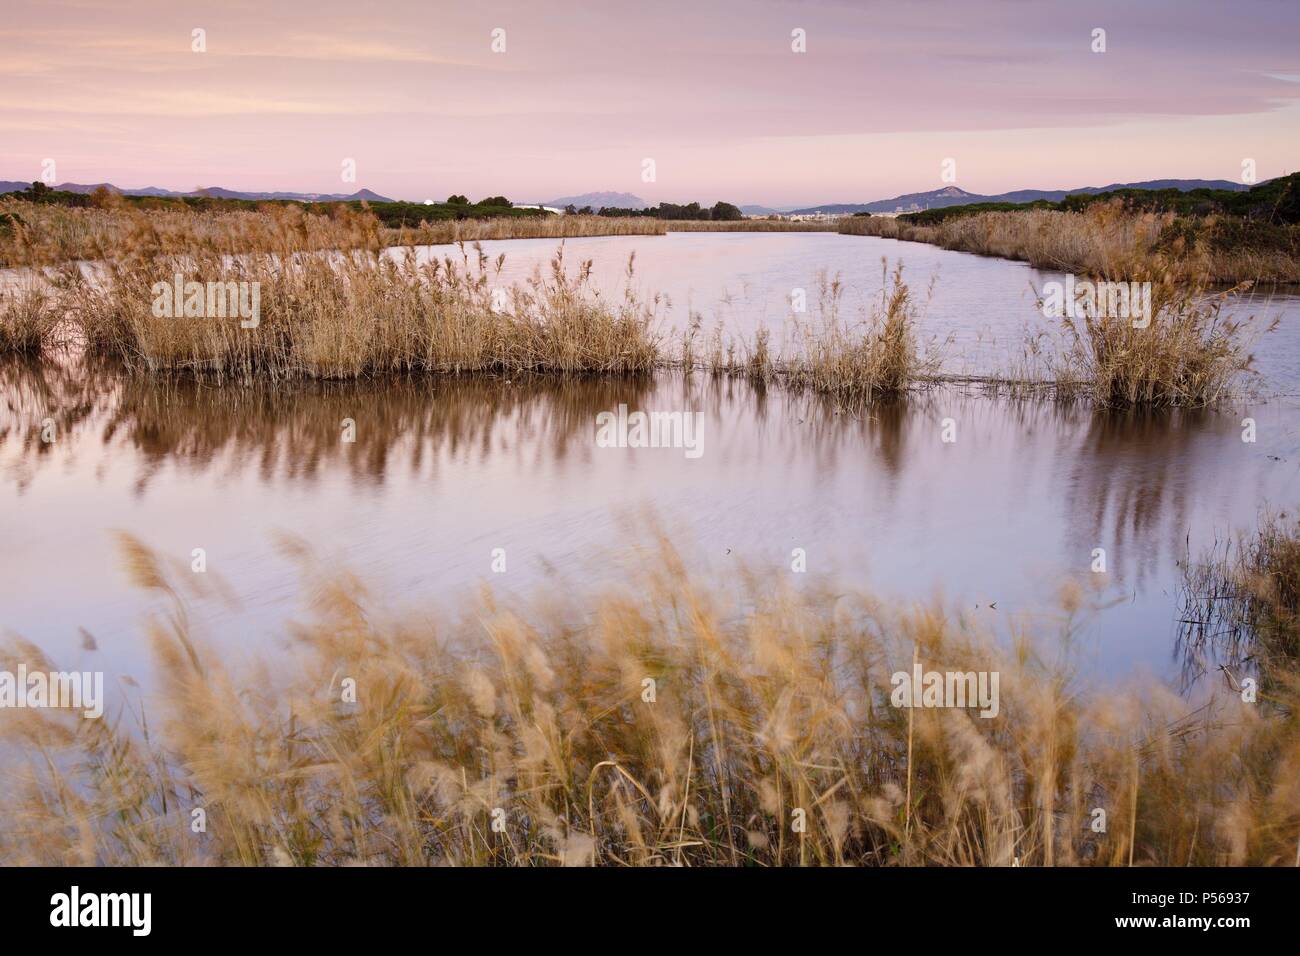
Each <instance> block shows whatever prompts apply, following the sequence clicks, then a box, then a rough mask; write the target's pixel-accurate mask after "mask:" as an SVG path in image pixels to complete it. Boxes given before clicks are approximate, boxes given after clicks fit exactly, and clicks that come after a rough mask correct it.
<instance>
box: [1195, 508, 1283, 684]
mask: <svg viewBox="0 0 1300 956" xmlns="http://www.w3.org/2000/svg"><path fill="white" fill-rule="evenodd" d="M1180 603H1181V608H1180V611H1179V614H1178V623H1179V629H1178V630H1179V643H1180V645H1181V646H1182V648H1183V650H1184V654H1185V669H1186V670H1187V672H1188V674H1189V675H1190V677H1191V678H1196V677H1198V676H1200V674H1202V673H1204V672H1205V671H1206V670H1208V669H1209V668H1210V667H1212V666H1216V665H1217V666H1218V667H1219V669H1221V670H1224V671H1225V673H1226V675H1227V676H1228V677H1231V678H1232V680H1233V681H1237V680H1239V678H1240V676H1244V675H1245V674H1246V673H1247V672H1255V673H1258V674H1259V675H1260V677H1261V679H1262V682H1263V683H1264V684H1265V686H1266V687H1270V688H1271V686H1272V685H1273V684H1275V683H1276V682H1277V679H1278V675H1281V679H1283V680H1285V675H1286V674H1287V673H1289V672H1290V671H1292V670H1294V669H1295V668H1296V667H1297V666H1300V521H1297V519H1296V517H1295V516H1294V515H1288V514H1286V513H1285V512H1283V513H1272V512H1265V513H1263V514H1262V515H1261V516H1260V520H1259V525H1258V527H1257V528H1256V529H1255V531H1254V533H1253V534H1250V535H1243V536H1239V537H1238V538H1237V539H1236V540H1229V541H1227V542H1224V543H1223V544H1222V545H1217V544H1216V545H1215V546H1214V547H1212V548H1211V549H1210V550H1209V551H1208V553H1207V554H1205V555H1204V556H1202V557H1201V558H1200V559H1199V560H1197V561H1192V560H1190V559H1189V560H1188V561H1186V562H1185V563H1184V565H1183V587H1182V593H1181V595H1180Z"/></svg>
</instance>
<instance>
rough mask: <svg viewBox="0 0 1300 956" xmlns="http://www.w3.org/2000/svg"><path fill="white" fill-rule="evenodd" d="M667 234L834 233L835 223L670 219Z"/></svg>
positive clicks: (782, 220)
mask: <svg viewBox="0 0 1300 956" xmlns="http://www.w3.org/2000/svg"><path fill="white" fill-rule="evenodd" d="M666 225H667V227H668V231H669V232H835V231H836V227H837V223H835V222H828V221H820V222H819V221H813V220H806V221H802V222H794V221H791V220H788V219H739V220H732V221H728V220H719V221H716V222H715V221H713V220H710V219H670V220H668V221H667V222H666Z"/></svg>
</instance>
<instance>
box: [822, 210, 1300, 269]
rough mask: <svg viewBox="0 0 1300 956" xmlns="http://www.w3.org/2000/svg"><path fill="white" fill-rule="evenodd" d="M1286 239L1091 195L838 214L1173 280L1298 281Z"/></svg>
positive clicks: (879, 229)
mask: <svg viewBox="0 0 1300 956" xmlns="http://www.w3.org/2000/svg"><path fill="white" fill-rule="evenodd" d="M1277 228H1279V229H1282V230H1283V231H1286V230H1287V229H1290V230H1291V233H1290V234H1289V235H1290V236H1291V238H1290V239H1289V240H1288V241H1289V243H1290V245H1287V244H1286V243H1282V244H1277V243H1274V244H1273V245H1271V246H1258V245H1256V244H1253V243H1251V242H1248V241H1246V240H1245V238H1244V237H1243V236H1241V235H1240V233H1241V229H1240V227H1239V226H1237V225H1234V221H1233V220H1232V219H1231V218H1229V217H1213V216H1211V217H1205V218H1204V219H1202V220H1197V221H1196V222H1195V223H1190V222H1189V221H1187V220H1180V219H1178V218H1177V217H1175V216H1174V214H1173V213H1164V214H1160V213H1153V212H1140V211H1133V210H1129V209H1126V208H1125V207H1124V206H1123V205H1122V204H1121V203H1117V202H1116V203H1095V204H1094V205H1091V206H1089V207H1088V208H1087V209H1085V210H1084V211H1082V212H1059V211H1056V210H1050V209H1030V210H1023V211H1015V212H982V213H977V214H975V215H970V216H961V217H953V218H950V219H945V220H944V221H942V222H940V223H938V224H936V225H919V224H915V223H911V222H908V221H907V220H906V219H891V218H886V217H883V216H871V217H852V216H851V217H847V218H844V219H842V220H840V228H839V231H840V232H841V233H844V234H845V235H856V236H881V237H884V238H887V239H902V240H906V241H909V242H925V243H929V244H931V245H937V246H942V247H943V248H945V249H953V250H956V251H958V252H971V253H975V254H977V255H983V256H999V257H1001V258H1004V259H1018V260H1020V261H1023V262H1028V263H1029V264H1030V265H1032V266H1035V267H1036V268H1040V269H1052V270H1061V271H1065V272H1074V273H1079V274H1085V275H1095V276H1101V277H1102V278H1105V279H1111V280H1115V281H1123V280H1128V279H1131V278H1133V277H1134V276H1136V275H1138V274H1141V273H1149V272H1155V271H1172V272H1173V273H1174V276H1175V278H1176V279H1178V280H1179V281H1192V282H1195V281H1203V280H1204V279H1205V278H1208V279H1209V280H1210V281H1212V282H1217V283H1229V284H1236V283H1240V282H1300V256H1298V255H1297V254H1296V249H1297V248H1300V246H1298V245H1297V243H1298V242H1300V230H1296V229H1295V227H1277Z"/></svg>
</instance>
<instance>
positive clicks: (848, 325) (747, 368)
mask: <svg viewBox="0 0 1300 956" xmlns="http://www.w3.org/2000/svg"><path fill="white" fill-rule="evenodd" d="M881 268H882V272H883V273H884V275H882V285H881V288H882V292H881V298H880V302H879V303H878V304H877V305H876V306H874V307H873V308H872V309H871V310H870V311H869V312H868V313H867V314H866V315H865V316H863V317H862V318H861V319H859V320H858V321H855V322H854V321H849V320H848V319H847V318H846V317H845V316H844V315H843V314H842V307H841V306H842V298H843V292H844V288H843V284H842V282H841V280H840V278H839V276H835V277H831V276H829V275H827V274H826V273H825V272H823V273H822V274H821V275H819V276H818V281H817V301H816V310H815V312H814V316H813V318H811V319H809V320H808V321H797V322H796V323H795V326H794V332H795V335H794V342H793V345H792V347H791V348H790V349H789V350H788V351H787V352H785V353H783V354H780V355H776V356H773V355H770V354H769V351H768V344H767V338H766V336H765V335H763V334H762V333H760V334H759V336H758V337H757V338H756V339H755V343H754V346H753V347H752V348H751V349H748V350H746V352H747V354H746V356H745V359H744V360H743V362H742V363H741V364H740V365H739V366H736V368H737V369H738V370H739V371H742V372H744V373H746V374H748V375H749V376H751V377H752V378H755V379H758V380H771V379H779V380H780V381H782V382H783V383H784V384H786V385H789V386H793V387H795V388H809V389H812V390H813V391H815V392H819V393H822V394H826V395H830V396H833V397H835V398H839V399H852V400H858V399H874V398H889V397H894V396H897V395H900V394H902V393H903V392H905V391H907V390H908V389H910V388H912V387H914V386H916V385H917V384H918V382H921V381H924V380H927V379H929V378H931V377H933V376H934V375H935V374H936V373H937V371H938V367H939V359H938V356H937V354H935V352H934V351H931V352H930V353H929V355H928V356H925V357H923V356H922V355H921V352H920V350H919V348H918V345H917V324H918V322H919V321H920V315H919V308H918V305H917V303H916V301H915V299H914V296H913V293H912V291H911V289H910V288H909V286H908V285H907V283H906V282H904V281H903V264H902V262H901V261H900V262H899V263H898V264H897V265H896V266H895V269H894V272H893V274H892V277H891V276H890V275H889V274H888V264H887V262H886V261H885V260H883V259H882V260H881ZM724 368H725V366H724Z"/></svg>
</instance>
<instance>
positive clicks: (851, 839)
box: [0, 538, 1300, 866]
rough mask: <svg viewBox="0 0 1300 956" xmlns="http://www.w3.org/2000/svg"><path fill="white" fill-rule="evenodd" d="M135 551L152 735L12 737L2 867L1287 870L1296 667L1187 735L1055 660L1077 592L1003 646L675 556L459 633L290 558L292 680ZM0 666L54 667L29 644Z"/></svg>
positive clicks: (51, 724)
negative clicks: (927, 695)
mask: <svg viewBox="0 0 1300 956" xmlns="http://www.w3.org/2000/svg"><path fill="white" fill-rule="evenodd" d="M123 545H124V553H125V555H126V559H127V564H128V568H129V570H130V573H131V575H132V578H133V579H134V581H135V582H136V583H137V584H138V585H139V586H141V587H144V588H147V589H149V590H150V591H152V592H153V593H155V594H156V595H157V597H158V598H159V600H160V601H161V604H162V607H161V611H162V613H161V614H160V615H159V616H158V617H156V618H154V619H153V620H152V621H151V622H150V624H149V634H150V638H151V641H152V644H153V649H154V658H155V660H156V663H157V670H158V675H157V683H158V685H159V690H158V693H157V695H156V696H155V695H151V696H150V698H149V699H150V701H151V703H150V705H149V706H150V709H151V712H150V713H148V714H147V715H146V718H145V719H147V721H148V728H149V730H148V733H147V734H143V733H140V732H139V731H138V730H137V731H136V732H132V731H131V729H130V728H129V726H128V724H129V721H127V722H124V723H114V722H113V721H112V720H110V719H104V720H100V721H93V720H83V719H80V718H73V717H70V716H68V715H66V714H63V713H62V712H57V711H40V710H8V711H5V712H2V713H0V729H2V730H3V734H4V737H5V739H6V742H7V744H8V746H7V747H6V749H5V750H4V751H3V753H4V759H5V760H6V766H5V779H6V787H5V790H4V805H3V808H2V809H3V812H2V813H0V862H3V863H5V864H10V865H12V864H34V863H42V864H81V865H85V864H104V865H145V864H157V863H169V864H244V865H268V864H297V865H337V864H352V863H363V864H407V865H424V864H453V865H504V866H538V865H556V864H564V865H582V864H599V865H634V866H660V865H691V866H707V865H722V866H750V865H756V866H779V865H837V864H861V865H900V864H902V865H1012V864H1017V863H1018V864H1019V865H1040V864H1041V865H1073V864H1102V865H1133V864H1163V865H1177V866H1184V865H1222V864H1233V865H1242V864H1257V865H1291V864H1293V863H1294V862H1295V861H1296V854H1297V843H1298V840H1300V727H1297V723H1296V719H1297V718H1296V713H1297V711H1296V703H1297V698H1298V697H1300V683H1298V682H1297V679H1296V675H1295V673H1294V672H1290V673H1288V674H1287V675H1285V679H1283V680H1280V681H1279V682H1278V684H1277V686H1276V688H1275V690H1274V692H1273V693H1272V695H1271V697H1269V698H1268V699H1266V700H1263V701H1262V702H1261V703H1259V704H1247V703H1244V702H1242V700H1241V699H1240V697H1239V696H1238V695H1236V694H1234V693H1226V692H1222V691H1221V692H1218V693H1216V694H1215V695H1214V696H1213V698H1212V699H1211V700H1209V701H1208V702H1207V703H1206V704H1205V705H1203V706H1202V707H1200V708H1199V709H1197V710H1195V711H1193V712H1189V710H1190V708H1189V705H1187V704H1186V703H1185V702H1184V701H1183V700H1182V699H1181V698H1179V697H1177V696H1175V695H1173V694H1170V693H1166V692H1164V691H1160V690H1152V691H1148V692H1145V693H1139V692H1136V691H1133V692H1121V691H1116V692H1104V693H1101V692H1098V693H1090V692H1085V691H1084V690H1083V689H1081V688H1080V687H1079V686H1077V684H1076V682H1075V681H1074V680H1072V679H1071V677H1070V673H1069V667H1068V664H1064V663H1062V660H1063V659H1062V658H1061V657H1060V655H1059V648H1060V646H1061V643H1060V642H1061V641H1062V639H1064V640H1065V641H1066V642H1067V643H1068V640H1069V635H1070V633H1071V632H1072V630H1073V628H1074V626H1075V621H1076V617H1077V614H1078V613H1079V608H1080V598H1079V596H1078V592H1072V591H1068V590H1067V591H1066V592H1063V599H1062V600H1063V605H1062V611H1063V617H1062V618H1061V622H1062V623H1061V624H1060V632H1059V633H1038V634H1036V635H1030V634H1028V633H1022V634H1021V635H1020V636H1019V637H1018V638H1017V640H1016V641H1015V642H1014V644H1013V645H1012V646H1006V647H1003V646H1000V645H998V644H997V643H996V642H993V641H991V640H990V639H989V637H988V635H986V634H983V633H982V632H981V631H980V630H979V628H977V627H976V626H975V625H973V624H972V623H971V622H970V621H969V620H967V619H965V618H963V617H961V616H956V617H954V616H951V615H949V614H947V613H945V612H944V611H943V610H942V609H941V608H939V607H923V608H914V609H898V608H891V607H890V606H888V605H885V604H882V603H881V602H879V601H876V600H873V599H871V598H869V597H864V596H856V595H851V594H844V593H842V592H830V591H827V592H816V591H810V590H805V591H800V592H796V591H794V590H792V589H789V588H787V587H784V586H782V585H781V583H780V582H779V581H774V580H773V575H772V574H758V573H751V574H749V575H747V576H746V577H745V578H744V579H743V588H742V594H741V595H740V596H739V602H738V603H737V595H736V592H735V589H734V587H723V586H720V585H719V586H714V585H713V584H711V583H709V582H707V581H706V580H703V579H701V577H700V576H699V575H698V574H693V573H690V572H689V571H688V569H687V567H686V565H685V564H684V562H683V561H682V559H681V558H680V557H679V556H678V554H677V553H676V552H675V551H674V550H673V549H672V548H671V547H670V546H668V545H667V544H666V543H661V544H660V545H659V546H658V547H657V548H655V547H652V548H650V549H649V550H648V551H647V552H645V559H644V561H643V563H642V566H640V567H639V568H638V569H636V570H637V576H636V578H635V580H636V581H637V582H638V583H637V586H636V588H635V589H626V590H616V591H612V592H608V593H605V594H603V595H599V596H595V597H587V598H578V597H576V596H574V594H573V592H559V591H555V590H553V589H552V592H551V594H549V595H548V596H547V597H545V598H544V599H541V600H539V601H538V602H536V603H535V604H534V605H528V604H513V603H512V604H509V605H507V604H502V603H500V602H498V601H497V600H496V599H495V598H494V597H493V596H492V595H491V594H488V593H484V595H483V596H482V598H481V599H480V601H479V603H478V606H477V607H476V609H475V610H474V612H473V613H472V614H470V615H469V616H467V617H466V618H464V619H462V620H456V619H454V618H450V617H447V616H445V615H444V616H438V615H430V614H427V613H422V614H415V615H401V614H393V613H389V612H388V611H386V609H385V608H384V607H383V605H382V603H381V602H380V601H378V600H377V599H376V598H375V597H374V596H373V595H372V593H371V592H370V591H368V590H367V588H366V587H365V586H364V585H363V584H361V583H360V582H359V581H358V580H357V579H356V578H355V577H353V576H351V575H348V574H346V573H340V572H337V571H335V570H333V569H331V568H329V567H324V566H322V565H321V564H320V563H319V562H318V560H317V559H315V558H313V556H312V555H311V553H310V551H309V550H307V549H306V548H305V546H303V545H302V544H301V543H300V542H289V543H287V544H286V548H287V549H288V550H289V552H290V553H292V554H294V555H296V556H297V557H298V559H299V560H300V561H302V563H303V566H304V569H305V577H306V584H305V589H306V592H307V593H308V594H310V595H311V598H310V608H311V610H310V614H311V616H310V618H309V619H308V620H306V621H304V622H302V623H300V624H298V625H295V626H294V627H293V629H292V637H293V639H294V645H295V647H296V651H295V653H294V654H293V656H292V658H291V660H290V661H287V662H286V661H279V662H277V663H276V665H275V666H257V667H249V668H247V669H244V668H237V667H234V666H231V665H228V664H227V663H225V658H224V656H223V655H221V654H219V653H217V652H216V651H215V650H214V648H213V647H212V646H211V645H210V644H209V643H208V641H207V640H206V639H205V638H204V636H203V635H202V634H201V633H200V630H199V629H198V628H197V627H196V626H195V625H194V624H193V623H192V621H193V620H194V618H193V616H192V615H191V613H190V610H189V605H190V598H189V597H188V596H187V594H186V593H185V592H184V591H183V590H182V587H181V585H180V584H179V583H178V582H180V581H181V580H185V579H188V580H190V581H194V580H196V578H195V576H193V575H190V574H189V573H188V571H187V570H185V569H179V570H176V569H173V568H171V567H169V566H168V565H167V564H166V562H164V561H163V560H162V559H161V558H160V557H159V556H158V555H156V554H155V553H153V552H151V551H150V550H149V549H147V548H146V547H145V546H144V545H143V544H141V543H140V542H139V541H136V540H135V539H131V538H125V539H124V541H123ZM914 658H915V659H916V660H918V661H919V662H920V663H921V664H922V666H923V667H925V668H927V669H938V670H960V671H982V670H996V671H998V672H999V674H1000V710H999V714H998V716H997V717H995V718H992V719H985V718H982V717H979V716H977V715H976V714H975V713H974V712H973V711H968V710H961V709H945V708H937V709H933V708H932V709H900V708H895V707H893V706H891V704H890V690H891V681H890V677H891V674H892V673H893V672H895V671H910V669H911V666H912V662H913V660H914ZM14 659H18V660H21V661H23V662H25V663H26V664H27V665H28V667H29V668H37V667H50V666H52V665H51V664H50V663H49V662H46V661H44V659H43V658H42V657H41V655H40V652H39V651H38V650H37V649H35V648H34V647H32V646H30V645H26V644H22V643H21V642H20V643H17V644H15V645H14V646H13V647H12V648H11V651H10V662H12V661H13V660H14ZM345 682H348V683H347V684H346V685H345ZM353 682H354V683H353ZM344 686H348V687H353V686H354V687H355V691H356V696H355V702H353V701H351V700H346V699H345V696H344V693H343V688H344ZM155 701H156V704H155V703H154V702H155ZM154 707H157V708H159V711H158V712H154V711H153V708H154ZM195 808H202V809H204V810H205V812H206V818H207V827H206V832H204V833H194V832H193V831H192V829H191V826H190V824H191V821H192V817H191V811H192V810H193V809H195ZM1094 808H1101V809H1104V810H1105V811H1106V816H1107V826H1106V829H1105V832H1093V830H1092V829H1091V827H1090V826H1089V824H1090V823H1091V822H1092V821H1093V819H1095V817H1094V815H1093V810H1094ZM797 820H800V821H802V823H803V826H801V827H800V826H796V825H795V821H797ZM494 823H495V824H496V825H495V826H494Z"/></svg>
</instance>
